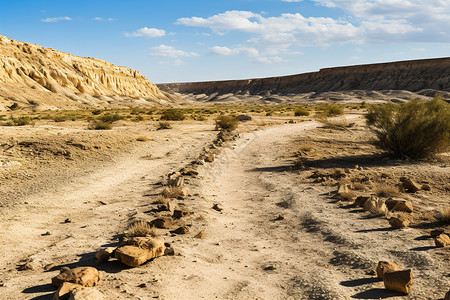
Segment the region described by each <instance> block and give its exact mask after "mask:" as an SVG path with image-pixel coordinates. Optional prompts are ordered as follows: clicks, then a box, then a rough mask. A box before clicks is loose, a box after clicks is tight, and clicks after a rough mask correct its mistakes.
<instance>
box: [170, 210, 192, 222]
mask: <svg viewBox="0 0 450 300" xmlns="http://www.w3.org/2000/svg"><path fill="white" fill-rule="evenodd" d="M189 215H192V212H190V211H187V210H182V209H175V210H174V211H173V214H172V218H173V219H176V220H178V219H181V218H183V217H186V216H189Z"/></svg>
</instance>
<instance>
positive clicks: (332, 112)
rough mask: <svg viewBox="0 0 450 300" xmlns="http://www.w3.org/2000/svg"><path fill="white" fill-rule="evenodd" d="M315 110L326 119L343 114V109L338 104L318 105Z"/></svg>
mask: <svg viewBox="0 0 450 300" xmlns="http://www.w3.org/2000/svg"><path fill="white" fill-rule="evenodd" d="M317 109H318V110H319V111H321V113H320V114H323V115H325V116H326V117H337V116H341V115H343V114H344V107H343V106H342V105H339V104H330V103H325V104H321V105H319V106H318V107H317Z"/></svg>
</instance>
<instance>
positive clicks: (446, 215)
mask: <svg viewBox="0 0 450 300" xmlns="http://www.w3.org/2000/svg"><path fill="white" fill-rule="evenodd" d="M439 221H441V222H442V223H444V224H447V225H449V224H450V206H449V207H447V208H445V209H443V210H442V212H441V215H440V217H439Z"/></svg>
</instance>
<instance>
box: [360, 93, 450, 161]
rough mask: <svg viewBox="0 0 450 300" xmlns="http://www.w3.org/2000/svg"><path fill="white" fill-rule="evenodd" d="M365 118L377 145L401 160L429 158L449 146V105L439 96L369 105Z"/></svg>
mask: <svg viewBox="0 0 450 300" xmlns="http://www.w3.org/2000/svg"><path fill="white" fill-rule="evenodd" d="M366 119H367V124H368V125H369V126H371V128H372V129H373V130H374V131H375V134H376V135H377V138H378V141H377V145H378V146H379V147H380V148H382V149H384V150H387V151H389V152H391V153H393V154H394V155H396V156H398V157H400V158H410V159H420V158H426V157H430V156H432V155H434V154H436V153H439V152H441V151H446V150H447V149H448V147H449V145H450V104H448V103H446V102H444V101H442V100H441V99H440V98H439V97H435V98H434V99H433V100H431V101H419V100H413V101H410V102H407V103H402V104H392V103H388V104H382V105H377V106H371V107H370V108H369V112H368V114H367V115H366Z"/></svg>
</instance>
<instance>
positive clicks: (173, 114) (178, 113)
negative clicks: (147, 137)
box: [161, 108, 186, 121]
mask: <svg viewBox="0 0 450 300" xmlns="http://www.w3.org/2000/svg"><path fill="white" fill-rule="evenodd" d="M185 118H186V116H185V115H184V113H183V111H182V110H180V109H177V108H171V109H167V110H165V111H163V113H162V116H161V120H167V121H183V120H184V119H185Z"/></svg>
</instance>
